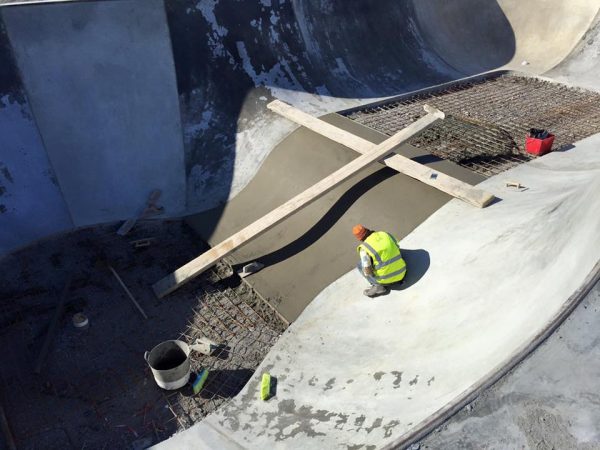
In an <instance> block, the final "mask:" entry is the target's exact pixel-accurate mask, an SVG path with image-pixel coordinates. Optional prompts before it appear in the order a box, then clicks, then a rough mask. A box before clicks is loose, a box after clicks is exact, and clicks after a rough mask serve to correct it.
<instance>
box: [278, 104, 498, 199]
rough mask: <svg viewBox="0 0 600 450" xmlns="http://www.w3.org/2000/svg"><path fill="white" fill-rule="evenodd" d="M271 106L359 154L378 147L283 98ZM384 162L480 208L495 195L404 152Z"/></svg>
mask: <svg viewBox="0 0 600 450" xmlns="http://www.w3.org/2000/svg"><path fill="white" fill-rule="evenodd" d="M267 108H269V109H270V110H271V111H274V112H276V113H277V114H279V115H281V116H283V117H285V118H287V119H289V120H291V121H292V122H296V123H297V124H299V125H302V126H304V127H306V128H308V129H309V130H311V131H314V132H315V133H318V134H320V135H322V136H325V137H326V138H329V139H331V140H332V141H335V142H337V143H339V144H342V145H344V146H346V147H348V148H351V149H352V150H354V151H356V152H358V153H363V154H364V153H368V152H370V151H371V150H372V149H373V148H375V144H373V143H372V142H369V141H367V140H366V139H363V138H361V137H358V136H356V135H354V134H352V133H349V132H348V131H345V130H342V129H341V128H338V127H336V126H334V125H331V124H329V123H327V122H325V121H323V120H321V119H318V118H316V117H313V116H311V115H310V114H307V113H305V112H304V111H300V110H299V109H297V108H294V107H293V106H290V105H288V104H287V103H284V102H282V101H281V100H275V101H273V102H271V103H269V104H268V105H267ZM380 162H381V163H382V164H385V165H386V166H388V167H391V168H392V169H394V170H397V171H398V172H401V173H403V174H405V175H408V176H409V177H412V178H415V179H417V180H419V181H422V182H423V183H425V184H428V185H429V186H433V187H435V188H436V189H439V190H440V191H442V192H445V193H446V194H450V195H452V196H453V197H456V198H459V199H461V200H463V201H465V202H467V203H469V204H471V205H474V206H477V207H479V208H485V207H486V206H487V205H489V204H490V203H491V202H492V200H494V198H495V197H494V195H493V194H490V193H489V192H485V191H484V190H482V189H478V188H476V187H473V186H471V185H470V184H468V183H465V182H463V181H460V180H457V179H456V178H454V177H451V176H450V175H446V174H445V173H442V172H440V171H438V170H433V169H430V168H428V167H427V166H424V165H423V164H419V163H418V162H415V161H413V160H412V159H410V158H406V157H405V156H402V155H393V156H390V157H388V158H386V159H384V160H382V161H380Z"/></svg>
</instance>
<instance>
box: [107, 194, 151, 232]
mask: <svg viewBox="0 0 600 450" xmlns="http://www.w3.org/2000/svg"><path fill="white" fill-rule="evenodd" d="M161 193H162V191H161V190H160V189H155V190H153V191H152V192H151V193H150V195H149V196H148V200H147V201H146V207H145V208H144V210H143V211H142V212H140V213H139V214H138V215H137V216H135V217H132V218H131V219H127V220H126V221H125V222H123V224H122V225H121V226H120V227H119V229H118V230H117V234H118V235H119V236H125V235H126V234H127V233H129V232H130V231H131V229H132V228H133V227H134V226H135V224H136V223H137V221H138V220H141V219H146V218H147V217H150V216H151V215H154V214H161V213H162V209H160V208H158V207H157V206H156V202H157V201H158V199H159V198H160V194H161Z"/></svg>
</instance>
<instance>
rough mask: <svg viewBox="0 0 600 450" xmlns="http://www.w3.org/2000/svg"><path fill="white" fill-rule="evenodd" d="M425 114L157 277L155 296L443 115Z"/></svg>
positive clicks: (387, 152) (162, 295)
mask: <svg viewBox="0 0 600 450" xmlns="http://www.w3.org/2000/svg"><path fill="white" fill-rule="evenodd" d="M426 111H428V114H427V115H426V116H424V117H422V118H420V119H419V120H417V121H416V122H414V123H413V124H411V125H409V126H408V127H406V128H404V129H402V130H400V131H399V132H398V133H396V134H395V135H393V136H392V137H390V138H389V139H387V140H385V141H383V142H382V143H381V144H379V145H376V146H373V147H372V148H371V149H370V150H369V151H368V152H366V153H364V154H363V155H361V156H359V157H358V158H356V159H355V160H353V161H351V162H349V163H348V164H346V165H345V166H343V167H342V168H340V169H338V170H337V171H335V172H334V173H332V174H331V175H329V176H328V177H326V178H324V179H322V180H321V181H319V182H318V183H317V184H315V185H313V186H311V187H310V188H308V189H306V190H305V191H304V192H302V193H300V194H298V195H297V196H295V197H294V198H292V199H291V200H288V201H287V202H286V203H284V204H283V205H281V206H280V207H278V208H276V209H274V210H273V211H271V212H270V213H269V214H267V215H266V216H264V217H262V218H260V219H258V220H257V221H255V222H254V223H252V224H250V225H248V226H247V227H246V228H244V229H242V230H241V231H238V232H237V233H235V234H234V235H233V236H231V237H230V238H228V239H226V240H224V241H223V242H221V243H220V244H218V245H216V246H215V247H213V248H211V249H210V250H208V251H207V252H205V253H203V254H202V255H200V256H199V257H197V258H196V259H194V260H192V261H190V262H189V263H187V264H186V265H184V266H182V267H180V268H179V269H177V270H176V271H175V272H173V273H171V274H170V275H167V276H166V277H165V278H163V279H161V280H159V281H157V282H156V283H154V285H153V286H152V289H153V290H154V293H155V294H156V296H157V297H158V298H162V297H164V296H165V295H167V294H169V293H171V292H173V291H174V290H175V289H177V288H178V287H180V286H182V285H183V284H185V283H187V282H188V281H190V280H191V279H193V278H194V277H196V276H198V275H200V274H201V273H202V272H204V271H205V270H206V269H208V268H210V267H212V266H213V265H215V264H216V263H217V262H218V261H219V260H221V259H222V258H224V257H225V256H227V255H228V254H230V253H231V252H232V251H234V250H235V249H237V248H239V247H241V246H242V245H244V244H247V243H248V242H250V241H251V240H253V239H255V238H257V237H258V236H260V235H261V234H263V233H264V232H266V231H267V230H269V229H270V228H272V227H273V226H275V225H277V224H278V223H280V222H281V221H282V220H284V219H286V218H287V217H289V216H291V215H292V214H294V213H295V212H297V211H299V210H300V209H302V208H304V207H305V206H307V205H309V204H310V203H312V202H314V201H315V200H317V199H318V198H319V197H321V196H322V195H324V194H326V193H327V192H329V191H330V190H332V189H333V188H335V187H336V186H338V185H339V184H340V183H343V182H344V181H345V180H347V179H348V178H350V177H351V176H352V175H354V174H355V173H356V172H358V171H359V170H361V169H363V168H365V167H367V166H368V165H369V164H372V163H374V162H375V161H377V160H379V159H381V158H383V157H384V156H386V155H388V154H389V153H390V152H392V151H393V149H394V148H395V147H397V146H398V145H400V144H402V143H403V142H405V141H407V140H408V139H410V138H411V137H412V136H414V135H415V134H417V133H419V132H421V131H422V130H424V129H425V128H427V127H428V126H429V125H431V124H432V123H434V122H435V121H436V120H438V119H443V118H444V113H442V112H441V111H439V110H437V109H435V108H430V107H426Z"/></svg>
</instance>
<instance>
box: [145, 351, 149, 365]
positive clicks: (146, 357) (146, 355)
mask: <svg viewBox="0 0 600 450" xmlns="http://www.w3.org/2000/svg"><path fill="white" fill-rule="evenodd" d="M144 359H145V360H146V362H147V363H148V364H150V363H149V362H148V352H147V351H146V352H144Z"/></svg>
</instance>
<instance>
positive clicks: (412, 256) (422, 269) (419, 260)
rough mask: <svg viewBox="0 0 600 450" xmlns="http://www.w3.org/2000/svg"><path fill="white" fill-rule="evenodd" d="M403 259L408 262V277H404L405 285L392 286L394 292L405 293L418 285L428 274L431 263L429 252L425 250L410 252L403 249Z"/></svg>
mask: <svg viewBox="0 0 600 450" xmlns="http://www.w3.org/2000/svg"><path fill="white" fill-rule="evenodd" d="M402 257H403V258H404V261H406V267H407V270H406V277H404V283H402V284H401V285H397V286H396V285H394V286H391V289H392V290H394V291H404V290H405V289H408V288H410V287H411V286H413V285H415V284H417V283H418V282H419V280H420V279H421V278H423V275H425V273H427V270H429V265H430V263H431V260H430V258H429V252H428V251H427V250H423V249H417V250H410V249H404V248H403V249H402Z"/></svg>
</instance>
